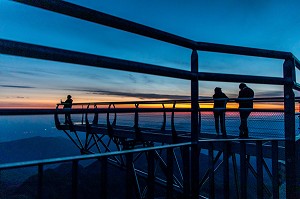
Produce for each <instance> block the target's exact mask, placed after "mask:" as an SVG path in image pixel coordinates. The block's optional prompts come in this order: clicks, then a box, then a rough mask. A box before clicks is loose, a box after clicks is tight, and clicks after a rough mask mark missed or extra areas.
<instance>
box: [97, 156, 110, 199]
mask: <svg viewBox="0 0 300 199" xmlns="http://www.w3.org/2000/svg"><path fill="white" fill-rule="evenodd" d="M99 163H100V164H101V169H100V172H101V173H100V178H101V185H100V193H101V198H102V199H106V198H107V196H108V194H107V193H108V186H107V184H108V183H107V181H108V175H107V171H108V163H107V157H102V158H100V159H99Z"/></svg>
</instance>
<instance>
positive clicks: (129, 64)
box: [0, 39, 197, 80]
mask: <svg viewBox="0 0 300 199" xmlns="http://www.w3.org/2000/svg"><path fill="white" fill-rule="evenodd" d="M0 53H2V54H8V55H16V56H22V57H29V58H36V59H44V60H50V61H59V62H65V63H71V64H80V65H85V66H94V67H101V68H109V69H115V70H122V71H128V72H137V73H146V74H151V75H158V76H165V77H173V78H179V79H186V80H190V79H192V78H194V77H197V74H193V73H192V72H190V71H186V70H181V69H175V68H169V67H165V66H158V65H153V64H145V63H141V62H134V61H128V60H122V59H117V58H111V57H105V56H100V55H94V54H89V53H83V52H76V51H72V50H64V49H60V48H53V47H47V46H41V45H35V44H28V43H24V42H17V41H11V40H6V39H0Z"/></svg>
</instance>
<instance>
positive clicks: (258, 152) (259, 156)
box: [256, 140, 264, 199]
mask: <svg viewBox="0 0 300 199" xmlns="http://www.w3.org/2000/svg"><path fill="white" fill-rule="evenodd" d="M256 170H257V181H256V185H257V186H256V187H257V188H256V189H257V190H256V191H257V198H258V199H259V198H260V199H263V198H264V191H263V185H264V183H263V182H264V176H263V175H264V174H263V150H262V141H260V140H259V141H256Z"/></svg>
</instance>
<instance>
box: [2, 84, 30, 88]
mask: <svg viewBox="0 0 300 199" xmlns="http://www.w3.org/2000/svg"><path fill="white" fill-rule="evenodd" d="M0 87H3V88H35V87H32V86H17V85H3V84H2V85H0Z"/></svg>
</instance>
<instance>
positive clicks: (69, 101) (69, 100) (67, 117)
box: [64, 95, 73, 124]
mask: <svg viewBox="0 0 300 199" xmlns="http://www.w3.org/2000/svg"><path fill="white" fill-rule="evenodd" d="M72 103H73V100H72V96H71V95H68V96H67V99H66V101H65V102H64V109H65V108H69V109H71V108H72ZM70 122H71V114H70V113H66V114H65V124H67V123H70Z"/></svg>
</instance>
